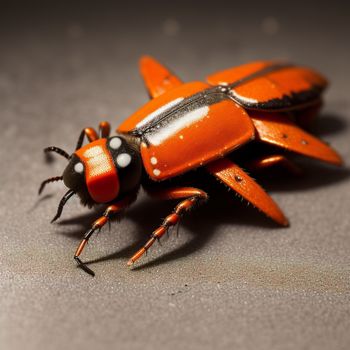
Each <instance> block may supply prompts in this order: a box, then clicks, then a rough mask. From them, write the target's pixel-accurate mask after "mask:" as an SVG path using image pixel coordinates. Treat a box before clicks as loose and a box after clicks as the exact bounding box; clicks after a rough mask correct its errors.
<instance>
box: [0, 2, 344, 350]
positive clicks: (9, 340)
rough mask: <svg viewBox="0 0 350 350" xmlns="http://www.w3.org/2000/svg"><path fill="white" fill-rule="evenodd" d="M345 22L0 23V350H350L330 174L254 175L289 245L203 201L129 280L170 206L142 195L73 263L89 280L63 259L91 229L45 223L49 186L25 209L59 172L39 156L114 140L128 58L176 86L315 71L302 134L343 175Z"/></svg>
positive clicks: (310, 13) (339, 185)
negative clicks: (250, 64) (317, 98)
mask: <svg viewBox="0 0 350 350" xmlns="http://www.w3.org/2000/svg"><path fill="white" fill-rule="evenodd" d="M163 4H164V3H163ZM264 4H265V2H264ZM348 18H349V11H348V9H347V8H342V7H340V6H337V5H336V4H334V2H332V6H331V5H329V6H328V5H324V4H322V3H320V2H318V5H317V6H316V7H315V6H310V7H308V8H305V6H304V7H302V8H301V6H300V4H296V3H293V4H290V6H289V7H288V8H284V7H282V5H281V4H278V2H276V4H273V5H270V6H267V7H264V6H263V5H262V4H260V5H259V7H254V6H252V7H248V5H247V7H242V6H241V7H240V6H238V5H235V6H231V7H226V5H225V4H224V3H220V4H216V5H214V6H209V5H205V4H203V3H202V5H201V7H199V6H197V7H195V6H192V7H190V8H188V7H186V8H183V7H177V6H176V5H172V7H169V8H168V7H166V8H164V5H163V7H158V9H156V8H155V7H151V8H149V7H148V5H147V6H146V5H144V6H142V7H137V6H134V9H131V8H130V9H121V8H119V7H118V6H115V8H113V9H112V8H111V9H108V8H107V7H104V6H101V7H94V8H93V7H89V6H87V7H83V6H82V7H81V8H73V9H71V8H70V7H69V6H68V5H67V6H66V7H62V8H58V7H57V8H51V9H46V10H44V9H42V8H29V7H28V9H21V8H20V7H18V9H12V10H8V11H2V19H1V23H0V29H1V31H0V52H1V54H0V106H1V108H0V119H1V137H0V157H1V158H0V159H1V167H0V181H1V186H0V205H1V212H0V222H1V228H0V247H1V252H0V348H1V349H3V350H9V349H44V348H45V349H77V348H80V349H86V350H89V349H96V348H114V349H144V350H148V349H158V348H163V349H213V348H216V349H232V348H236V349H348V348H349V344H350V329H349V328H350V303H349V302H350V293H349V292H350V283H349V277H350V273H349V263H350V258H349V249H350V236H349V235H350V219H349V209H350V196H349V190H350V173H349V171H348V170H346V168H345V169H334V168H331V167H325V166H323V165H321V164H318V163H316V162H311V161H303V162H302V164H303V166H304V167H305V169H306V175H305V177H304V178H301V179H299V178H297V179H295V178H293V177H291V176H288V174H285V173H282V175H281V178H279V179H276V178H274V177H270V176H269V175H268V174H266V178H265V180H264V186H265V187H266V188H267V189H268V190H269V191H270V192H271V194H272V196H273V198H274V199H275V200H276V201H277V202H278V203H279V204H280V206H281V207H282V208H283V209H284V211H285V212H286V214H287V215H288V217H289V218H290V221H291V227H290V228H288V229H279V228H276V227H275V226H274V225H273V224H272V223H270V222H269V221H268V220H267V219H265V218H264V217H262V216H261V215H260V214H259V213H256V212H255V211H254V210H253V209H252V208H247V207H246V206H245V205H244V204H241V203H240V202H239V201H237V200H236V199H235V198H231V196H230V195H228V194H225V193H224V192H220V191H219V192H218V194H217V196H215V195H214V196H212V197H213V198H212V201H210V202H209V203H208V204H207V205H206V206H205V207H202V208H199V209H198V210H197V211H196V212H194V213H193V214H192V215H191V216H190V217H189V218H187V219H186V220H185V222H184V225H183V226H182V227H181V230H180V235H179V237H176V236H175V235H170V237H169V238H168V239H164V240H163V242H162V243H163V244H162V246H159V245H155V247H154V248H153V249H152V250H151V252H150V254H149V255H148V257H146V258H145V259H143V260H142V261H141V262H140V264H138V265H137V267H136V268H135V269H134V270H133V271H131V270H129V269H128V268H127V267H126V262H127V259H128V258H129V257H130V256H131V255H132V253H133V252H134V251H135V249H137V248H138V247H139V246H140V244H142V243H143V242H144V240H145V238H146V237H147V235H148V234H149V233H150V232H151V230H152V229H153V228H154V227H155V226H156V225H157V224H158V223H159V219H160V218H161V217H164V216H165V215H166V214H167V212H168V210H169V209H170V208H171V206H169V205H163V204H162V203H159V202H153V201H151V200H149V199H147V198H146V197H145V196H143V195H141V196H140V198H139V201H138V203H136V204H135V205H134V206H133V207H132V208H131V209H130V211H129V212H128V213H127V215H126V217H125V218H124V220H123V221H122V222H120V223H117V222H115V223H113V224H112V229H111V231H110V232H108V230H107V229H106V230H103V231H102V232H101V234H100V235H99V236H98V237H95V238H94V239H93V240H92V243H91V244H90V245H89V247H88V248H87V249H86V251H85V256H84V257H85V259H86V260H89V261H91V262H92V263H91V265H90V267H92V268H93V269H94V270H95V272H96V277H95V278H91V277H89V276H88V275H86V274H85V273H83V272H82V271H81V270H79V269H77V268H76V267H75V264H74V262H73V260H72V254H73V253H74V250H75V248H76V246H77V244H78V242H79V240H80V239H81V236H82V233H83V232H84V230H86V229H87V227H88V225H89V223H90V222H91V221H92V220H93V219H94V218H95V217H96V215H97V213H96V212H91V211H89V210H88V209H86V208H82V207H80V205H79V203H78V201H77V200H72V201H71V202H70V203H69V204H68V205H67V207H66V208H65V210H64V215H63V219H62V220H61V221H60V222H59V223H58V224H55V225H50V224H49V221H50V219H51V217H52V216H53V215H54V213H55V210H56V206H57V204H58V201H59V199H60V196H61V195H62V194H63V193H64V187H63V185H62V184H55V185H52V186H51V187H49V188H47V191H46V194H45V195H44V196H43V197H42V198H41V199H40V200H38V199H37V193H36V192H37V188H38V184H39V183H40V181H41V180H42V179H45V178H47V177H49V176H52V175H56V174H57V175H58V174H60V173H61V172H62V170H63V167H64V165H65V161H64V160H63V159H57V161H56V162H54V163H52V164H50V165H47V164H45V163H44V159H43V156H42V151H41V150H42V148H44V147H45V146H48V145H57V146H60V147H62V148H64V149H66V150H67V151H71V150H73V147H74V145H75V142H76V139H77V136H78V134H79V132H80V130H81V128H82V127H84V126H87V125H92V126H95V125H97V123H98V122H99V121H100V120H103V119H107V120H109V121H110V122H111V123H112V124H113V126H117V125H118V123H119V122H120V121H121V120H123V119H124V118H126V117H127V116H128V115H130V114H131V113H132V112H133V111H134V110H135V109H136V108H138V107H139V106H140V105H142V104H143V103H144V102H146V101H147V96H146V93H145V91H144V87H143V84H142V82H141V80H140V78H139V76H138V70H137V60H138V57H139V56H140V55H141V54H143V53H149V54H152V55H155V56H156V57H158V58H159V59H161V60H162V61H163V62H165V63H167V64H168V65H169V66H170V67H172V68H173V69H174V70H175V71H176V72H177V73H178V74H179V75H180V76H181V77H183V78H184V79H186V80H194V79H202V78H203V77H204V76H205V74H207V73H210V72H213V71H215V70H217V69H222V68H226V67H230V66H233V65H236V64H240V63H244V62H246V61H250V60H255V59H267V58H287V59H289V60H291V61H294V62H300V63H303V64H306V65H311V66H314V67H315V68H317V69H319V70H321V71H322V72H324V73H325V74H326V75H327V76H328V77H329V78H330V80H331V81H332V87H331V89H330V90H329V91H328V92H327V95H326V105H325V109H324V110H323V113H322V116H321V118H320V119H319V121H318V125H317V126H316V129H315V131H316V132H317V133H318V134H319V135H320V136H321V137H322V138H323V139H325V140H326V141H328V142H330V143H331V144H332V145H333V146H334V147H335V148H336V149H337V150H339V152H340V153H341V154H342V156H343V157H344V159H345V162H346V164H349V162H350V152H349V149H350V147H349V140H350V127H349V122H350V117H349V115H350V105H349V69H348V66H349V61H350V52H349V45H348V38H349V35H350V30H349V25H348V22H347V21H348Z"/></svg>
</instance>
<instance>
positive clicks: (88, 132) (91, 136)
mask: <svg viewBox="0 0 350 350" xmlns="http://www.w3.org/2000/svg"><path fill="white" fill-rule="evenodd" d="M85 136H86V137H87V139H88V140H89V142H93V141H96V140H97V139H98V134H97V132H96V130H95V129H94V128H90V127H89V128H85V129H83V130H82V131H81V133H80V135H79V138H78V142H77V145H76V147H75V150H78V149H79V148H81V146H82V145H83V142H84V137H85Z"/></svg>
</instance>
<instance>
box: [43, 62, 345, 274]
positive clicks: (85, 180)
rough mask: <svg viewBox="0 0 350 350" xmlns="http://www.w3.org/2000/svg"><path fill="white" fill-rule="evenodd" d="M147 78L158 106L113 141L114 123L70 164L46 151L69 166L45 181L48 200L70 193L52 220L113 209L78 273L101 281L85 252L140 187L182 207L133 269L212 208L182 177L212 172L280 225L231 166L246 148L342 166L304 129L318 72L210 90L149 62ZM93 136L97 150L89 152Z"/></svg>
mask: <svg viewBox="0 0 350 350" xmlns="http://www.w3.org/2000/svg"><path fill="white" fill-rule="evenodd" d="M140 70H141V75H142V77H143V79H144V82H145V85H146V87H147V90H148V92H149V95H150V97H151V98H152V99H151V100H150V101H149V102H148V103H146V104H145V105H144V106H143V107H141V108H140V109H139V110H137V111H136V112H135V113H134V114H133V115H131V116H130V117H129V118H127V119H126V120H125V121H124V122H122V123H121V125H119V127H118V128H117V130H116V135H115V136H110V125H109V123H107V122H101V123H100V124H99V132H96V131H95V129H93V128H91V127H88V128H85V129H83V130H82V132H81V134H80V136H79V139H78V142H77V145H76V148H75V151H74V153H73V154H71V155H69V154H68V153H67V152H65V151H63V150H62V149H60V148H58V147H54V146H51V147H48V148H46V149H45V152H56V153H58V154H60V155H61V156H63V157H65V158H66V159H67V160H68V161H69V163H68V166H67V167H66V169H65V170H64V172H63V175H62V176H56V177H52V178H49V179H47V180H45V181H43V182H42V184H41V186H40V189H39V194H40V193H41V192H42V190H43V189H44V187H45V185H46V184H48V183H50V182H54V181H59V180H63V182H64V184H65V185H66V186H67V187H68V188H69V190H68V192H67V193H66V194H65V195H64V196H63V198H62V199H61V201H60V203H59V206H58V210H57V213H56V215H55V217H54V218H53V220H52V221H55V220H57V219H58V218H59V217H60V216H61V213H62V210H63V207H64V205H65V203H66V202H67V201H68V200H69V199H70V198H71V197H72V196H73V195H75V194H77V195H78V196H79V197H80V199H81V202H82V204H83V205H88V206H90V207H91V206H93V205H96V204H105V205H106V210H105V212H104V214H103V215H102V216H101V217H100V218H98V219H97V220H96V221H95V222H94V223H93V224H92V226H91V228H90V229H89V230H88V231H87V232H86V233H85V235H84V238H83V240H82V241H81V243H80V244H79V246H78V248H77V250H76V252H75V255H74V259H75V260H76V262H77V263H78V266H79V267H81V268H83V269H84V270H85V271H86V272H88V273H89V274H91V275H94V272H93V271H92V270H91V269H90V268H88V267H87V266H86V264H84V263H83V262H82V260H81V259H80V256H81V253H82V251H83V249H84V247H85V245H86V243H87V242H88V241H89V239H90V237H91V236H92V234H93V233H94V232H95V231H96V230H100V229H101V228H102V227H103V226H104V225H105V224H106V223H107V222H108V221H109V220H110V219H111V217H112V216H113V215H114V214H116V213H119V212H121V211H123V210H124V209H126V208H127V207H128V206H129V205H130V204H132V203H133V202H134V201H135V200H136V198H137V194H138V191H139V189H140V187H143V188H144V189H145V190H146V192H147V193H148V194H149V195H151V196H154V197H157V198H160V199H162V200H178V201H179V202H178V204H177V205H176V206H175V208H174V210H173V212H172V213H171V214H170V215H168V216H167V217H166V218H165V219H164V220H163V222H162V223H161V225H160V226H159V227H158V228H157V229H156V230H155V231H153V232H152V234H151V236H150V238H149V240H148V241H147V242H146V243H145V245H144V246H143V247H142V248H141V249H140V250H138V251H137V252H136V253H135V254H134V255H133V256H132V257H131V258H130V260H129V261H128V265H133V264H134V263H135V262H136V261H137V260H138V259H139V258H140V257H141V256H142V255H143V254H144V253H146V252H147V250H148V249H149V248H150V247H151V246H152V244H153V243H154V242H155V241H156V240H159V239H160V238H161V237H162V236H163V235H164V234H165V233H166V232H167V231H168V229H169V228H170V227H172V226H174V225H176V224H178V223H179V221H180V219H181V217H182V216H183V215H184V214H185V213H186V212H188V211H189V210H190V209H191V208H193V207H194V206H195V205H196V204H197V203H200V202H202V201H205V200H207V199H208V194H207V193H206V192H205V191H204V190H202V189H200V188H197V187H196V184H193V187H180V186H176V185H175V184H176V180H177V179H179V178H180V177H181V176H182V175H183V174H186V173H189V172H191V171H194V170H195V169H197V168H203V169H204V170H205V171H206V172H208V173H209V174H211V175H213V176H214V177H215V178H217V179H218V180H219V181H220V182H221V183H223V184H225V185H226V186H227V187H228V188H230V189H232V190H234V191H235V192H236V193H237V194H239V195H240V196H241V197H243V198H244V199H245V200H247V201H248V202H250V203H251V204H253V205H254V206H255V207H256V208H258V209H260V210H261V211H262V212H263V213H265V214H266V215H267V216H268V217H270V218H271V219H272V220H274V221H275V222H276V223H278V224H279V225H282V226H287V225H288V224H289V223H288V220H287V218H286V217H285V215H284V214H283V212H282V210H281V209H280V208H279V207H278V205H277V204H276V203H275V202H274V200H273V199H272V198H271V197H270V196H269V195H268V194H267V193H266V192H265V191H264V190H263V189H262V188H261V187H260V186H259V185H258V184H257V183H256V182H255V181H254V180H253V179H252V178H251V177H250V176H249V175H248V173H247V172H246V171H245V170H243V168H242V167H241V166H239V165H238V164H237V163H236V162H235V161H233V160H232V158H231V155H234V154H235V152H236V151H237V149H238V148H240V147H242V146H245V145H247V144H249V143H252V142H255V143H259V144H269V145H273V146H274V149H281V150H288V151H291V152H295V153H298V154H301V155H303V156H306V157H311V158H315V159H318V160H320V161H323V162H326V163H330V164H334V165H341V164H342V159H341V157H340V156H339V155H338V153H337V152H336V151H335V150H333V149H332V148H331V147H330V146H328V145H327V144H325V143H324V142H322V141H320V140H319V139H318V138H316V137H315V136H312V135H311V134H310V133H308V132H306V131H305V130H303V129H302V128H301V127H300V126H298V123H299V124H302V123H303V122H305V121H308V120H311V119H313V118H314V117H315V115H317V111H318V109H319V108H320V105H321V100H322V92H323V91H324V89H325V88H326V86H327V81H326V79H325V78H324V77H322V76H321V75H320V74H319V73H317V72H316V71H314V70H311V69H309V68H305V67H301V66H297V65H292V64H289V63H283V62H273V61H259V62H253V63H249V64H245V65H241V66H238V67H234V68H230V69H227V70H224V71H220V72H217V73H214V74H212V75H210V76H208V77H207V83H204V82H190V83H183V82H182V81H181V80H180V79H179V78H178V77H177V76H176V75H174V74H173V73H172V72H171V71H170V70H169V69H168V68H166V67H165V66H163V65H162V64H160V63H159V62H158V61H156V60H155V59H154V58H152V57H149V56H144V57H142V58H141V60H140ZM85 137H86V138H87V139H88V141H89V143H87V144H86V145H83V143H84V139H85ZM249 161H250V162H248V163H247V164H248V165H247V170H249V171H255V170H259V169H262V168H266V167H270V166H271V165H274V164H282V165H285V166H286V167H288V168H289V169H291V170H293V169H294V170H296V169H297V168H296V166H295V164H294V163H293V162H292V161H291V160H289V159H288V158H287V157H286V156H285V155H284V154H280V152H279V153H277V154H273V153H267V154H264V155H263V156H262V157H260V158H258V159H249ZM169 179H173V181H167V180H169Z"/></svg>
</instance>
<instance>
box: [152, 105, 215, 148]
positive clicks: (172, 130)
mask: <svg viewBox="0 0 350 350" xmlns="http://www.w3.org/2000/svg"><path fill="white" fill-rule="evenodd" d="M208 112H209V107H208V106H203V107H200V108H198V109H195V110H194V111H192V112H189V113H187V114H186V116H184V117H180V118H177V119H173V120H171V121H170V122H169V123H168V124H167V126H166V127H164V128H161V129H160V130H159V131H156V132H154V133H150V134H149V135H148V140H149V142H150V143H151V144H152V145H154V146H159V145H160V144H161V143H162V142H163V141H165V140H166V139H168V138H169V137H171V136H173V135H174V134H176V133H177V132H178V131H180V130H182V129H184V128H186V127H189V126H190V125H191V124H194V123H195V122H197V121H199V120H201V119H203V118H204V117H205V116H207V115H208Z"/></svg>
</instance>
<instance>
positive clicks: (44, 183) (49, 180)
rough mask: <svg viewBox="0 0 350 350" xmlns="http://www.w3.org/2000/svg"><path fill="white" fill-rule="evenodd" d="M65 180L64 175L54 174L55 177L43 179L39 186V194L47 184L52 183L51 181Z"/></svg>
mask: <svg viewBox="0 0 350 350" xmlns="http://www.w3.org/2000/svg"><path fill="white" fill-rule="evenodd" d="M62 180H63V176H54V177H50V178H49V179H47V180H45V181H43V182H42V183H41V185H40V187H39V193H38V194H39V195H40V194H41V192H42V191H43V190H44V188H45V186H46V184H48V183H50V182H55V181H62Z"/></svg>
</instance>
